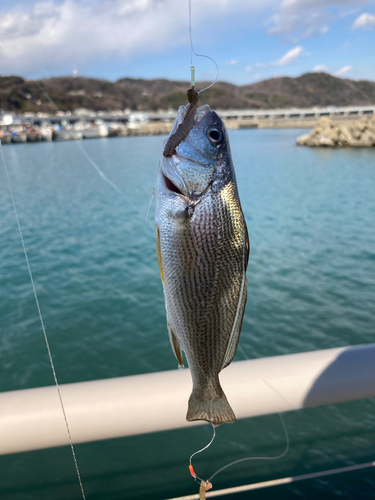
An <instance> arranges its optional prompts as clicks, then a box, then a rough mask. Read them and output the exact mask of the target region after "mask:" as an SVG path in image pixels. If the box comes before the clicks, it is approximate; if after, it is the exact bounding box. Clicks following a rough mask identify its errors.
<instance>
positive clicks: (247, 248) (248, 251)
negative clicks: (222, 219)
mask: <svg viewBox="0 0 375 500" xmlns="http://www.w3.org/2000/svg"><path fill="white" fill-rule="evenodd" d="M244 224H245V248H246V256H245V257H246V260H245V270H246V269H247V265H248V264H249V257H250V239H249V233H248V231H247V225H246V222H245V220H244Z"/></svg>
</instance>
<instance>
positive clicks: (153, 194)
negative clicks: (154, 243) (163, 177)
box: [146, 185, 156, 222]
mask: <svg viewBox="0 0 375 500" xmlns="http://www.w3.org/2000/svg"><path fill="white" fill-rule="evenodd" d="M155 191H156V185H155V186H154V187H153V188H152V195H151V198H150V203H149V204H148V209H147V214H146V222H147V219H148V214H149V212H150V208H151V205H152V202H153V200H154V196H155Z"/></svg>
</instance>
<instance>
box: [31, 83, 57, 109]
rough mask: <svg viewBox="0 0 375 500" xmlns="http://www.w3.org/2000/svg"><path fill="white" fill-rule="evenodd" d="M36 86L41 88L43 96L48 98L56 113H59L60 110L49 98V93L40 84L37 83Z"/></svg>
mask: <svg viewBox="0 0 375 500" xmlns="http://www.w3.org/2000/svg"><path fill="white" fill-rule="evenodd" d="M35 84H36V85H37V87H38V88H39V90H41V91H42V92H43V94H44V95H45V96H46V97H47V99H48V100H49V102H50V103H51V104H52V106H53V107H54V108H55V110H56V111H59V108H58V107H57V106H56V104H55V103H54V102H53V100H52V99H51V97H50V96H49V94H48V92H47V91H46V90H45V89H44V88H43V87H42V86H41V85H40V84H39V83H38V82H35Z"/></svg>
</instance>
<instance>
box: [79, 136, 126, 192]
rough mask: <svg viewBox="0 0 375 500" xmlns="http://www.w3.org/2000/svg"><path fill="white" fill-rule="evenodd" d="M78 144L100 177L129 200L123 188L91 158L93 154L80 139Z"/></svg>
mask: <svg viewBox="0 0 375 500" xmlns="http://www.w3.org/2000/svg"><path fill="white" fill-rule="evenodd" d="M76 143H77V146H78V147H79V149H80V150H81V151H82V153H83V154H84V156H85V157H86V158H87V160H88V161H89V162H90V164H91V165H92V166H93V167H94V168H95V170H96V171H97V172H98V174H99V175H100V177H101V178H102V179H103V181H105V182H106V183H107V184H108V185H109V186H111V187H112V188H113V189H114V190H115V191H117V192H118V194H119V195H120V196H122V197H123V198H124V200H126V201H128V197H127V196H126V195H125V194H124V193H123V192H122V191H121V189H120V188H119V187H118V186H117V185H116V184H115V183H114V182H113V181H111V180H110V179H108V177H107V176H106V175H105V173H104V172H103V171H102V170H101V169H100V168H99V166H98V165H97V164H96V163H95V162H94V160H93V159H92V158H91V156H90V155H89V154H88V152H87V151H86V150H85V148H84V147H83V146H82V144H81V143H80V142H78V141H76Z"/></svg>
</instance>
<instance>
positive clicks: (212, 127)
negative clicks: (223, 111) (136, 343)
mask: <svg viewBox="0 0 375 500" xmlns="http://www.w3.org/2000/svg"><path fill="white" fill-rule="evenodd" d="M185 114H186V108H185V107H184V106H181V107H180V109H179V113H178V115H177V118H176V121H175V123H174V126H173V128H172V130H171V133H170V136H171V135H172V134H173V133H174V132H175V131H176V130H177V128H178V125H179V124H180V123H182V121H183V120H184V117H185ZM165 143H166V141H165ZM165 143H164V144H165ZM155 224H156V251H157V258H158V263H159V269H160V275H161V279H162V282H163V286H164V295H165V306H166V311H167V326H168V331H169V337H170V341H171V345H172V349H173V351H174V354H175V355H176V358H177V360H178V363H179V365H180V366H183V359H182V352H181V351H182V350H183V351H184V352H185V356H186V359H187V361H188V364H189V367H190V371H191V376H192V379H193V392H192V394H191V396H190V399H189V403H188V412H187V417H186V418H187V420H188V421H191V420H206V421H207V422H210V423H212V424H213V425H216V426H217V425H220V424H222V423H224V422H234V421H235V419H236V417H235V415H234V412H233V410H232V408H231V407H230V405H229V403H228V401H227V398H226V396H225V394H224V392H223V389H222V388H221V385H220V381H219V373H220V371H221V370H222V369H223V368H225V367H226V366H228V365H229V364H230V363H231V361H232V359H233V357H234V355H235V352H236V349H237V345H238V340H239V335H240V331H241V326H242V319H243V314H244V310H245V305H246V298H247V289H246V287H247V279H246V268H247V263H248V258H249V239H248V234H247V228H246V222H245V219H244V216H243V213H242V209H241V204H240V200H239V196H238V190H237V183H236V177H235V173H234V167H233V162H232V157H231V152H230V146H229V140H228V135H227V131H226V128H225V125H224V123H223V121H222V120H221V118H220V117H219V116H218V115H217V114H216V113H215V112H214V111H211V110H210V108H209V107H208V106H207V105H205V106H202V107H200V108H198V109H197V111H196V114H195V118H194V125H193V127H192V129H191V130H190V132H189V134H188V135H187V137H186V138H185V139H184V140H183V141H182V142H181V143H180V144H179V145H178V146H176V149H175V151H174V153H173V155H172V156H169V157H165V156H164V155H162V156H161V159H160V161H159V167H158V180H157V202H156V216H155Z"/></svg>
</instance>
